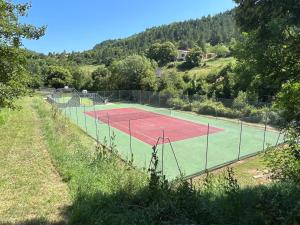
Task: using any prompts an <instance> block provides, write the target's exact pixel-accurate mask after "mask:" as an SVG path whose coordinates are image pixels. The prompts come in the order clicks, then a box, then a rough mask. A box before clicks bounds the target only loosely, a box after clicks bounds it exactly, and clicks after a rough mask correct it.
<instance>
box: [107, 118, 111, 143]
mask: <svg viewBox="0 0 300 225" xmlns="http://www.w3.org/2000/svg"><path fill="white" fill-rule="evenodd" d="M107 125H108V135H109V147H110V148H111V135H110V121H109V115H108V113H107Z"/></svg>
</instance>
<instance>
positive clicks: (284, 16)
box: [234, 0, 300, 99]
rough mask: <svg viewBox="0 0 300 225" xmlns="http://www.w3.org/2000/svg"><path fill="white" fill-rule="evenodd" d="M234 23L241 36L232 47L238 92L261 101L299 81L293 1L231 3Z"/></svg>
mask: <svg viewBox="0 0 300 225" xmlns="http://www.w3.org/2000/svg"><path fill="white" fill-rule="evenodd" d="M235 2H236V3H237V4H238V7H237V9H236V16H235V18H236V20H237V24H238V25H239V26H240V27H241V29H242V31H244V32H247V33H244V38H243V41H242V42H241V43H238V44H237V45H236V47H235V52H234V53H235V56H236V57H237V60H238V63H237V74H239V82H238V83H239V84H238V86H239V90H243V91H246V90H247V89H248V90H251V91H252V92H255V93H258V95H259V97H260V98H261V99H267V98H268V96H267V95H274V94H276V93H278V92H279V90H280V88H281V85H282V84H283V83H286V82H287V81H297V80H299V79H300V77H299V74H300V63H299V62H300V61H299V58H300V51H299V44H300V33H299V29H300V22H299V21H300V17H299V13H298V12H299V11H300V5H299V2H298V1H297V0H288V1H280V0H274V1H268V0H262V1H253V0H246V1H244V0H235Z"/></svg>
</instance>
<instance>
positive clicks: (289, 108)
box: [275, 82, 300, 134]
mask: <svg viewBox="0 0 300 225" xmlns="http://www.w3.org/2000/svg"><path fill="white" fill-rule="evenodd" d="M299 96H300V82H288V83H286V84H284V85H283V87H282V89H281V91H280V92H279V93H278V95H277V97H276V102H275V107H276V108H277V109H279V110H280V111H281V112H282V114H281V115H282V117H283V118H284V121H285V123H286V124H285V127H290V128H293V129H294V130H295V131H296V133H298V134H300V97H299Z"/></svg>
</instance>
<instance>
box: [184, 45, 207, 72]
mask: <svg viewBox="0 0 300 225" xmlns="http://www.w3.org/2000/svg"><path fill="white" fill-rule="evenodd" d="M202 54H203V52H202V49H201V48H199V47H197V48H193V49H191V50H190V52H189V53H188V54H187V56H186V59H185V63H184V67H186V68H193V67H197V66H200V63H201V60H202Z"/></svg>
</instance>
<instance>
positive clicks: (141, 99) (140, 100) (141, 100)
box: [140, 90, 142, 104]
mask: <svg viewBox="0 0 300 225" xmlns="http://www.w3.org/2000/svg"><path fill="white" fill-rule="evenodd" d="M140 104H142V90H140Z"/></svg>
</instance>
